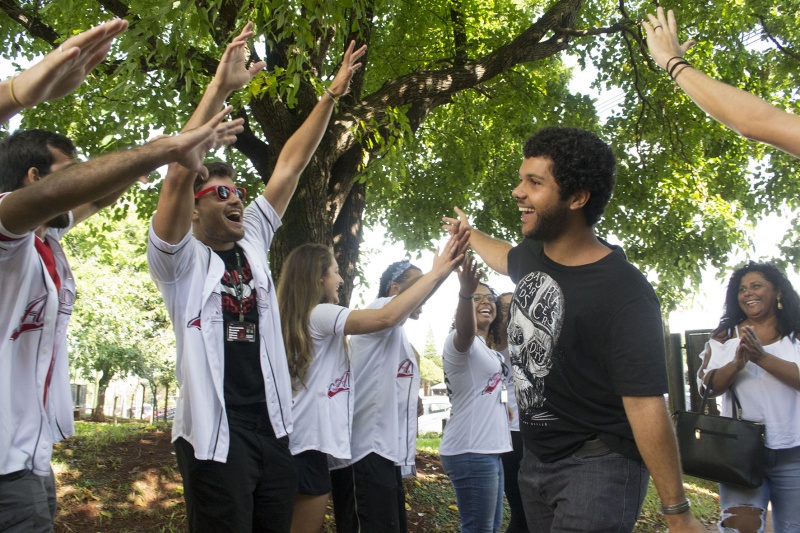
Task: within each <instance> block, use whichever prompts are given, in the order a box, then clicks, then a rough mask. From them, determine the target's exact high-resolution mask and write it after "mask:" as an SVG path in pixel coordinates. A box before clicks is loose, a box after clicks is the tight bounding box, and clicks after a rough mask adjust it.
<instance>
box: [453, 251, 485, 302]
mask: <svg viewBox="0 0 800 533" xmlns="http://www.w3.org/2000/svg"><path fill="white" fill-rule="evenodd" d="M482 275H483V271H482V270H480V269H479V268H478V262H477V261H475V258H474V257H472V256H471V255H468V256H466V257H465V258H464V262H463V263H462V264H461V268H459V269H458V282H459V284H460V285H461V288H460V289H459V291H458V292H459V294H460V295H462V296H467V295H469V296H472V295H473V294H474V293H475V289H477V288H478V284H479V282H480V280H481V276H482Z"/></svg>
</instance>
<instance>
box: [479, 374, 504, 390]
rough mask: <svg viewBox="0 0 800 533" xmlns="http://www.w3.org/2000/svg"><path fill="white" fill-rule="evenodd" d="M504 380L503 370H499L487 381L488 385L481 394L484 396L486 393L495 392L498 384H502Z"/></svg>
mask: <svg viewBox="0 0 800 533" xmlns="http://www.w3.org/2000/svg"><path fill="white" fill-rule="evenodd" d="M502 382H503V371H502V370H500V371H498V372H495V373H494V375H493V376H492V377H490V378H489V380H488V381H487V382H486V387H485V388H484V389H483V391H482V392H481V396H483V395H484V394H491V393H493V392H494V391H495V390H496V389H497V386H498V385H500V384H501V383H502Z"/></svg>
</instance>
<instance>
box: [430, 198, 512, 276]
mask: <svg viewBox="0 0 800 533" xmlns="http://www.w3.org/2000/svg"><path fill="white" fill-rule="evenodd" d="M453 209H455V212H456V216H457V217H458V218H450V217H442V223H443V227H444V229H446V230H447V231H448V232H450V234H451V235H452V234H453V233H455V232H458V231H459V229H460V228H467V230H469V245H470V246H471V247H472V249H473V250H475V253H477V254H478V255H479V256H480V258H481V259H482V260H483V262H484V263H486V264H487V265H488V266H489V268H491V269H492V270H494V271H495V272H497V273H499V274H503V275H504V276H507V275H508V252H510V251H511V248H513V246H512V245H511V243H510V242H506V241H504V240H501V239H496V238H494V237H491V236H489V235H487V234H485V233H484V232H482V231H480V230H477V229H475V228H473V227H472V225H470V223H469V220H467V215H466V214H464V212H463V211H462V210H461V209H459V208H458V207H454V208H453Z"/></svg>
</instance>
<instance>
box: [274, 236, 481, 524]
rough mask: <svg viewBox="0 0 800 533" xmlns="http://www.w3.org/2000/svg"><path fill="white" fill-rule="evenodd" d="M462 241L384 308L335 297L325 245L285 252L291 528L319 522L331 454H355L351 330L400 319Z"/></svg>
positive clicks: (438, 277) (439, 277)
mask: <svg viewBox="0 0 800 533" xmlns="http://www.w3.org/2000/svg"><path fill="white" fill-rule="evenodd" d="M461 240H464V239H461ZM464 247H465V243H464V244H462V243H460V240H459V238H458V237H456V238H453V239H450V241H448V243H447V245H446V246H445V248H444V250H443V251H442V252H441V254H440V253H438V251H437V253H436V254H435V255H434V260H433V267H432V268H431V270H430V272H428V273H427V274H424V275H423V276H421V277H420V278H419V280H418V281H417V283H415V284H414V285H413V286H412V287H410V288H409V290H408V291H405V292H404V293H403V294H401V295H399V296H398V297H397V298H394V299H393V300H392V301H391V302H390V303H389V304H388V305H386V306H385V307H382V308H380V309H363V310H357V309H348V308H346V307H342V306H340V305H338V303H339V294H338V292H339V287H340V286H341V285H342V284H343V280H342V277H341V276H340V275H339V266H338V265H337V263H336V259H335V258H334V256H333V253H332V252H331V250H330V249H329V248H328V247H326V246H323V245H320V244H305V245H302V246H299V247H298V248H296V249H295V250H294V251H292V253H291V254H289V256H288V257H287V258H286V261H285V262H284V265H283V273H282V275H281V279H280V282H279V283H278V294H277V296H278V304H279V308H280V315H281V328H282V332H283V338H284V344H285V346H286V357H287V358H288V362H289V372H290V374H291V377H292V385H293V402H292V414H293V418H294V430H293V432H292V433H291V435H290V437H289V449H290V451H291V452H292V455H293V456H294V458H295V466H296V467H297V476H298V489H297V493H296V495H295V504H294V513H293V518H292V532H293V533H298V532H314V533H316V532H318V531H320V530H321V529H322V523H323V520H324V516H325V508H326V505H327V501H328V496H329V494H330V492H331V481H330V475H329V473H328V458H329V457H331V458H334V459H349V458H350V433H351V428H352V423H353V390H352V386H351V385H352V384H351V379H350V377H351V376H350V361H349V358H348V354H347V349H346V336H347V335H363V334H367V333H373V332H377V331H381V330H384V329H387V328H393V327H395V326H397V325H398V324H400V323H402V322H403V321H404V320H405V319H406V318H407V317H408V316H409V315H410V314H411V313H412V312H413V311H414V310H415V309H417V308H418V307H419V306H420V305H421V304H422V303H423V302H424V301H425V299H426V298H427V297H428V296H429V295H430V293H431V292H433V290H434V289H435V288H436V287H437V286H438V285H439V284H440V283H441V282H442V281H443V280H444V279H445V278H446V277H447V276H448V275H449V274H450V272H452V271H453V269H455V268H456V266H457V265H458V264H459V262H460V261H461V260H462V259H463V249H462V248H464Z"/></svg>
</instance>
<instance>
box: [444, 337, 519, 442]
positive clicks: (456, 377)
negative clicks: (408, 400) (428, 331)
mask: <svg viewBox="0 0 800 533" xmlns="http://www.w3.org/2000/svg"><path fill="white" fill-rule="evenodd" d="M455 334H456V332H455V330H453V331H451V332H450V335H448V336H447V339H446V340H445V342H444V354H443V355H444V375H445V378H444V379H445V383H446V384H447V393H448V395H449V396H450V403H451V404H453V407H452V408H451V410H450V413H451V414H450V420H448V421H447V425H446V426H445V427H444V435H443V436H442V443H441V445H440V446H439V453H440V454H441V455H458V454H462V453H504V452H508V451H511V449H512V447H511V433H510V432H509V429H508V414H507V413H506V406H505V404H503V403H502V401H501V398H500V393H501V391H502V384H503V380H504V379H508V376H507V375H504V372H503V370H504V368H505V374H508V369H507V367H505V366H504V365H503V356H502V355H500V353H498V352H496V351H494V350H492V349H490V348H489V347H488V346H486V343H485V342H484V340H483V339H482V338H481V337H480V336H478V335H476V336H475V339H474V340H473V341H472V346H470V348H469V351H467V352H466V353H461V352H458V351H457V350H456V347H455V345H454V344H453V341H454V338H455Z"/></svg>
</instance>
